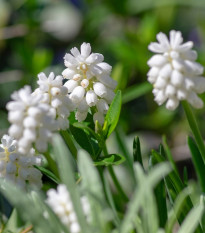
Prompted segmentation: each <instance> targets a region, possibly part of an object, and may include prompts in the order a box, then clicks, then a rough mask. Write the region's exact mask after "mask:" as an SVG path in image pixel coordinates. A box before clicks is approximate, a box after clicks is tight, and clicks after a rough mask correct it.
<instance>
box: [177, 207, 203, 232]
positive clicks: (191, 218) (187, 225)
mask: <svg viewBox="0 0 205 233" xmlns="http://www.w3.org/2000/svg"><path fill="white" fill-rule="evenodd" d="M203 212H204V205H203V203H200V204H199V205H198V206H195V207H194V208H193V209H192V210H191V211H190V212H189V214H188V215H187V217H186V219H185V220H184V222H183V223H182V225H181V227H180V229H179V231H178V233H185V232H186V233H193V232H194V231H195V229H196V228H197V226H198V225H199V224H200V219H201V217H202V215H203Z"/></svg>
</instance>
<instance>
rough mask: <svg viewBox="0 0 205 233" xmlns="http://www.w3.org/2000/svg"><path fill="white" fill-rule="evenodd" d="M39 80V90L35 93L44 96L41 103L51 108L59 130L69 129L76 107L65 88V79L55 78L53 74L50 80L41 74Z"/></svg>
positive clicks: (49, 77)
mask: <svg viewBox="0 0 205 233" xmlns="http://www.w3.org/2000/svg"><path fill="white" fill-rule="evenodd" d="M38 78H39V80H38V81H37V83H38V85H39V88H37V89H36V90H35V91H34V93H36V94H37V95H38V94H41V95H43V99H42V100H41V102H42V103H46V104H48V105H49V106H50V112H52V114H53V117H54V119H56V121H57V125H58V129H63V130H65V129H67V128H68V127H69V121H68V117H69V115H70V112H71V111H73V110H74V105H73V103H72V101H71V100H70V98H69V96H68V89H67V87H65V86H63V77H62V76H56V77H55V75H54V73H53V72H51V73H50V75H49V76H48V78H47V77H46V75H45V74H44V73H40V74H39V75H38Z"/></svg>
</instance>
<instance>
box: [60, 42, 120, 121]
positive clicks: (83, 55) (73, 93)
mask: <svg viewBox="0 0 205 233" xmlns="http://www.w3.org/2000/svg"><path fill="white" fill-rule="evenodd" d="M103 60H104V57H103V55H102V54H99V53H91V46H90V44H89V43H83V44H82V45H81V49H80V51H79V50H78V49H77V48H72V49H71V54H70V53H67V54H66V55H65V57H64V63H65V66H66V67H67V68H66V69H65V70H64V71H63V72H62V75H63V77H64V78H66V79H69V80H68V81H67V82H66V83H65V84H64V85H65V86H66V87H67V88H68V93H70V98H71V100H72V101H73V103H74V104H76V109H77V111H76V114H75V117H76V119H77V120H78V121H83V120H85V118H86V117H87V113H88V110H89V108H90V107H95V108H94V109H95V114H94V116H93V119H94V121H96V120H98V121H99V123H100V124H101V125H102V124H103V122H104V115H105V114H106V112H107V110H108V108H109V104H110V103H111V101H112V100H113V98H114V96H115V93H114V89H115V88H116V86H117V82H116V81H115V80H113V79H112V78H111V77H110V73H111V69H112V67H111V66H110V65H109V64H107V63H105V62H103Z"/></svg>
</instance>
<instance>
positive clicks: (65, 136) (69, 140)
mask: <svg viewBox="0 0 205 233" xmlns="http://www.w3.org/2000/svg"><path fill="white" fill-rule="evenodd" d="M60 134H61V136H62V138H63V140H64V142H65V144H66V145H67V147H68V149H69V150H70V152H71V154H72V156H73V157H74V158H75V159H76V158H77V149H76V147H75V144H74V143H73V139H72V137H71V135H70V133H69V131H68V130H64V131H63V130H61V131H60Z"/></svg>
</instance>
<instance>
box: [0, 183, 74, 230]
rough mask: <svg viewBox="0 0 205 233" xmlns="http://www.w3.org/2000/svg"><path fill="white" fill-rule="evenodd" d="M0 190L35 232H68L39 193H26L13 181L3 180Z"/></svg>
mask: <svg viewBox="0 0 205 233" xmlns="http://www.w3.org/2000/svg"><path fill="white" fill-rule="evenodd" d="M0 191H1V193H2V194H3V195H4V196H5V197H6V198H7V199H8V201H9V202H10V203H11V204H12V205H13V206H15V207H16V209H17V211H18V213H19V214H20V215H21V217H22V219H23V220H24V221H28V222H31V223H32V225H33V226H34V230H35V232H36V233H45V232H49V233H56V232H62V231H64V232H69V231H68V230H66V228H65V226H63V224H62V223H61V222H60V220H59V219H58V218H57V216H56V215H55V214H54V213H53V212H52V211H51V209H50V208H49V207H48V206H47V205H46V204H45V202H44V200H43V198H42V196H41V195H40V193H36V192H35V191H33V192H31V193H26V192H25V191H23V190H21V189H20V188H18V187H16V186H14V185H13V183H10V182H8V181H6V182H5V181H3V180H0ZM45 213H46V215H47V217H45V215H44V214H45ZM48 222H49V224H48Z"/></svg>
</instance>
